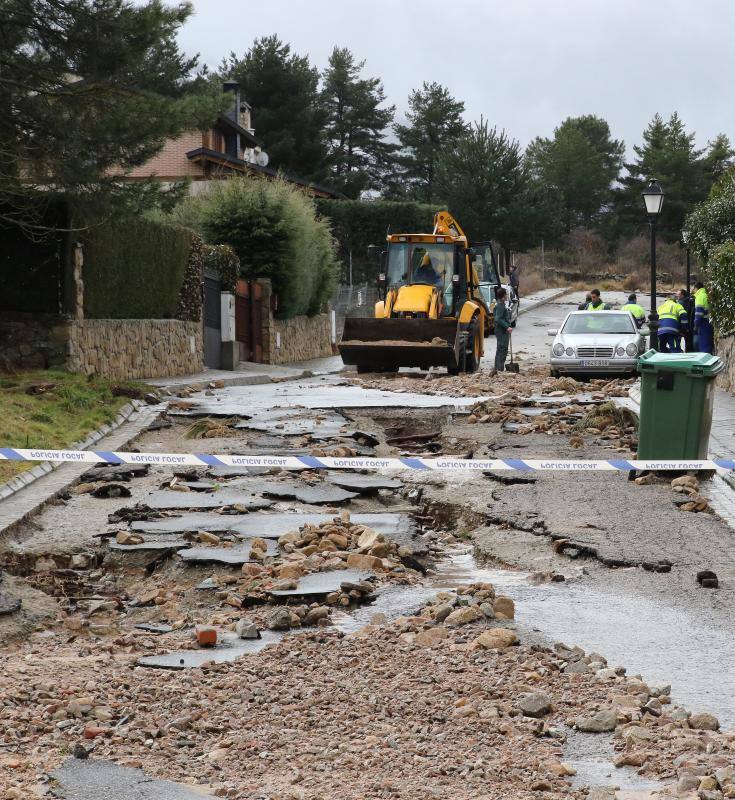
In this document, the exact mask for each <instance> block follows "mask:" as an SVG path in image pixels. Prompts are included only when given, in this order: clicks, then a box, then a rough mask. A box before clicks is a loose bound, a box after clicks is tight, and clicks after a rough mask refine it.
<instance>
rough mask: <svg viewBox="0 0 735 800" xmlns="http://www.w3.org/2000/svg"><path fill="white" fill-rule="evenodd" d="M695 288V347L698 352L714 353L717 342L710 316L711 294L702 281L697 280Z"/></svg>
mask: <svg viewBox="0 0 735 800" xmlns="http://www.w3.org/2000/svg"><path fill="white" fill-rule="evenodd" d="M694 288H695V290H696V291H695V292H694V349H695V351H697V352H698V353H713V352H714V349H715V342H714V335H713V333H714V332H713V329H712V322H711V321H710V318H709V296H708V295H707V290H706V289H705V288H704V284H703V283H702V281H697V282H696V283H695V284H694Z"/></svg>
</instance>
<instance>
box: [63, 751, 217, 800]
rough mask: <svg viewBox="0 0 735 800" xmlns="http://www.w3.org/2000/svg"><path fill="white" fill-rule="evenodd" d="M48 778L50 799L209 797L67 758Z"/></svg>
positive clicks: (178, 799) (127, 770) (184, 799)
mask: <svg viewBox="0 0 735 800" xmlns="http://www.w3.org/2000/svg"><path fill="white" fill-rule="evenodd" d="M51 778H52V781H53V784H52V788H51V795H52V796H53V797H58V798H60V800H100V798H105V797H107V798H110V800H202V798H203V797H208V796H210V795H208V794H205V793H203V792H199V791H196V790H194V789H193V788H192V787H190V786H182V785H181V784H177V783H171V782H170V781H159V780H156V779H155V778H152V777H151V776H150V775H146V773H144V772H143V771H142V770H139V769H130V768H128V767H121V766H119V765H118V764H113V763H112V762H111V761H91V760H88V759H83V760H82V759H78V758H70V759H69V760H68V761H66V762H64V764H63V765H62V766H61V767H59V769H57V770H56V771H55V772H53V773H52V774H51Z"/></svg>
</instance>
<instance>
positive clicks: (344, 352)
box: [339, 317, 461, 372]
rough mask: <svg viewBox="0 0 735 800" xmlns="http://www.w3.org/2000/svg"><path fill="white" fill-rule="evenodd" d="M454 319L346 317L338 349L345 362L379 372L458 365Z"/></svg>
mask: <svg viewBox="0 0 735 800" xmlns="http://www.w3.org/2000/svg"><path fill="white" fill-rule="evenodd" d="M460 344H461V343H460V335H459V324H458V322H457V320H456V319H426V318H419V319H375V318H373V319H368V318H359V317H353V318H349V317H348V318H347V319H346V320H345V329H344V333H343V334H342V341H340V343H339V352H340V355H341V356H342V361H344V363H345V364H351V365H354V366H357V367H358V368H361V369H362V370H366V371H367V370H370V371H374V372H380V371H382V370H393V369H397V368H398V367H421V368H422V369H428V368H429V367H448V368H456V367H458V366H459V359H460V353H461V346H460Z"/></svg>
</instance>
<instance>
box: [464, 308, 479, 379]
mask: <svg viewBox="0 0 735 800" xmlns="http://www.w3.org/2000/svg"><path fill="white" fill-rule="evenodd" d="M465 346H466V347H467V352H466V354H465V359H464V370H465V372H477V369H478V367H479V366H480V351H481V350H482V343H481V341H480V329H479V327H478V324H477V318H475V319H473V320H472V322H471V323H470V327H469V328H468V329H467V344H466V345H465Z"/></svg>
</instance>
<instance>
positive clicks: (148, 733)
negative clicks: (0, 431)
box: [0, 305, 735, 800]
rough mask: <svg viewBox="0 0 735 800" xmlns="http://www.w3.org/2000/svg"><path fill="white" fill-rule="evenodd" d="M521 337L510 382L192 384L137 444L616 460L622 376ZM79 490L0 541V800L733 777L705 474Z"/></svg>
mask: <svg viewBox="0 0 735 800" xmlns="http://www.w3.org/2000/svg"><path fill="white" fill-rule="evenodd" d="M563 308H564V307H563V305H554V306H552V307H551V308H547V309H545V310H541V313H539V320H538V321H541V320H542V319H543V318H544V315H545V314H551V313H552V312H553V313H555V314H558V315H561V314H563ZM524 331H525V332H524ZM539 331H540V333H541V334H542V333H543V331H541V328H540V326H539V329H538V331H537V330H536V326H535V324H534V315H533V314H532V313H529V314H528V315H525V316H524V317H523V318H522V320H521V323H519V327H518V329H517V332H516V333H515V334H514V336H515V337H518V338H517V341H518V345H515V342H514V346H516V348H517V350H518V351H520V356H521V364H522V369H521V373H520V375H510V374H505V375H500V376H497V377H496V378H492V377H491V376H490V374H489V373H488V372H486V371H480V372H478V373H475V374H474V375H466V376H460V377H458V378H449V377H446V376H442V375H437V376H434V375H431V376H430V377H428V378H427V377H426V375H425V374H421V373H415V374H412V373H399V374H398V375H397V376H386V375H382V374H381V375H360V376H356V375H353V376H348V377H347V378H344V377H340V378H334V377H330V378H325V379H317V380H309V381H294V382H292V383H288V384H276V385H272V386H256V387H242V388H235V389H231V390H222V391H220V392H215V393H213V394H212V393H209V394H206V395H205V394H199V395H192V396H191V397H185V398H181V399H178V400H176V401H173V402H172V403H171V404H170V407H169V410H168V424H166V425H155V426H153V427H152V429H151V430H149V431H148V432H147V433H145V434H143V435H142V436H141V437H140V438H139V440H138V441H137V442H136V446H137V447H138V448H139V449H141V450H145V451H152V452H157V451H158V452H177V451H179V452H188V451H190V450H191V449H192V448H193V447H197V446H198V444H197V442H196V441H195V439H198V438H206V439H207V450H210V451H212V452H231V453H244V452H259V451H260V448H263V447H265V448H267V449H269V450H271V451H274V452H279V453H284V452H297V453H310V454H313V455H315V454H319V453H322V454H323V453H327V452H336V453H342V454H344V455H350V454H356V453H358V452H360V453H369V454H371V455H372V454H374V455H378V456H383V455H385V456H388V455H390V456H396V455H402V454H411V455H421V454H426V455H429V454H431V455H436V454H437V453H441V454H445V455H474V456H476V457H484V456H493V457H496V456H501V457H504V458H524V457H528V458H530V457H538V458H548V459H559V458H610V457H615V456H613V455H612V454H613V453H619V454H621V456H620V457H623V458H625V457H627V456H629V455H630V454H631V453H632V452H633V449H634V448H635V446H636V438H637V431H636V422H635V420H634V419H632V418H631V416H630V415H629V414H628V413H625V412H621V411H620V410H619V407H618V405H617V402H618V401H619V400H620V399H621V398H624V396H625V393H626V391H627V384H626V383H625V382H624V381H604V380H600V381H596V382H592V383H587V384H577V383H576V382H574V381H571V382H570V381H569V380H568V379H564V380H561V381H558V380H557V381H554V380H552V379H551V378H550V377H549V376H548V370H545V369H544V368H543V367H542V366H541V365H539V364H533V363H531V362H530V360H528V359H526V358H524V349H527V350H529V351H533V349H534V347H535V346H536V344H535V342H536V339H535V338H534V337H537V336H538V335H540V334H539ZM524 336H525V337H527V340H528V342H527V343H524V342H525V340H524V338H523V337H524ZM199 444H201V443H199ZM84 483H86V484H88V485H89V486H93V487H95V489H89V488H85V490H84V491H81V490H80V488H79V487H77V488H76V489H75V488H74V487H71V489H70V491H69V492H68V494H67V495H66V496H65V497H64V498H63V499H61V500H59V501H58V502H57V503H56V504H55V505H51V506H49V507H47V508H46V509H45V510H44V512H43V513H42V514H41V515H40V516H39V517H37V518H35V519H33V520H31V521H30V522H29V523H28V524H27V525H26V526H25V528H23V529H22V530H20V531H19V532H18V535H17V536H16V537H15V538H14V539H12V540H6V541H3V542H2V543H1V544H0V566H1V567H2V568H3V569H4V570H5V574H4V575H3V582H2V583H1V584H0V592H5V591H8V593H9V595H10V596H13V594H14V593H18V592H20V589H21V588H22V590H23V592H24V595H23V603H22V607H21V609H20V610H19V611H15V612H11V613H9V614H7V615H4V616H0V637H2V639H3V647H4V655H5V663H4V670H3V672H2V673H0V714H2V718H3V723H4V729H3V731H2V733H0V746H1V747H0V786H2V787H3V789H4V790H5V793H6V794H5V797H6V798H8V800H19V799H20V798H23V800H25V798H26V797H34V796H49V794H50V796H57V797H61V798H66V799H67V800H86V797H87V796H88V795H85V794H84V792H85V791H87V790H88V789H90V787H94V789H95V790H96V791H98V793H99V791H100V790H99V787H100V786H104V787H105V791H104V793H106V794H109V795H110V796H115V797H118V796H119V797H121V798H125V800H127V797H128V795H129V796H130V797H131V798H135V800H139V798H140V800H143V798H146V800H147V797H148V795H147V794H145V792H148V791H149V789H152V788H153V787H155V788H156V790H158V791H160V795H159V794H157V795H155V796H156V797H158V796H161V797H167V796H171V797H172V799H173V798H175V799H176V800H178V798H179V797H180V798H181V799H182V800H189V798H190V796H192V797H193V796H201V794H200V793H204V794H205V795H206V794H209V796H212V795H214V796H220V797H229V798H233V800H243V799H245V798H248V799H249V800H263V798H274V800H275V798H278V800H282V798H292V799H293V800H296V798H298V800H312V799H313V800H317V798H329V799H330V800H331V798H335V799H336V798H340V799H341V798H355V800H357V798H392V797H401V798H407V799H408V800H424V798H426V797H430V798H440V799H442V798H445V797H454V798H457V800H470V799H472V800H476V799H477V798H483V800H489V798H507V797H511V796H512V797H517V798H521V800H530V799H531V798H534V800H539V799H540V798H543V800H552V799H553V798H562V797H564V798H567V797H573V798H582V797H586V796H587V790H588V788H589V787H590V786H592V787H594V786H596V785H597V784H599V782H600V779H601V778H600V776H604V775H606V774H608V773H610V774H612V776H613V777H612V779H611V780H612V782H614V783H615V784H617V785H620V786H623V787H625V788H628V789H631V790H638V791H641V792H644V793H645V792H650V791H652V790H654V789H655V790H657V791H659V790H660V791H661V792H663V794H661V795H659V796H661V797H666V796H673V795H674V793H675V792H676V791H679V795H678V796H682V797H687V796H690V797H696V796H697V792H698V791H699V790H700V787H701V791H707V792H713V793H716V794H714V795H713V797H732V796H735V783H734V782H733V769H734V768H735V733H733V732H732V731H731V730H730V727H731V726H732V725H733V724H735V707H734V706H733V703H734V701H733V700H732V698H733V697H735V685H731V683H732V681H731V679H730V677H729V676H730V675H735V669H732V668H731V667H732V666H735V664H731V661H732V660H733V656H732V655H731V651H732V648H731V645H730V642H731V641H732V635H733V633H735V631H733V630H732V627H733V622H732V619H733V615H732V613H731V611H732V594H731V592H732V586H733V585H735V581H734V580H733V577H735V576H733V575H732V567H733V559H732V558H731V554H730V549H729V542H730V541H731V540H732V533H731V529H730V528H729V527H728V524H727V522H726V521H725V520H723V519H720V518H718V517H717V515H716V514H714V513H712V510H711V509H710V508H709V507H708V508H707V509H706V510H704V511H702V512H700V513H697V512H696V507H698V506H699V505H700V502H699V501H698V500H697V499H696V498H697V497H698V496H699V495H700V494H701V495H706V492H707V486H706V483H703V484H702V485H701V486H697V487H694V486H693V485H691V486H684V485H679V486H678V487H676V486H672V485H671V482H670V481H665V482H664V481H651V482H643V483H633V482H629V481H628V480H627V479H626V476H625V475H613V476H610V475H605V476H599V475H592V474H572V475H570V474H561V473H560V474H558V475H557V474H554V473H540V474H538V475H527V474H521V473H510V474H508V473H493V474H487V475H472V474H469V475H468V474H464V473H451V472H448V473H430V474H428V473H422V472H408V471H402V472H396V473H392V474H385V475H382V474H375V473H361V472H344V473H341V472H340V473H339V474H336V473H328V472H323V471H317V470H310V469H307V468H303V469H300V470H293V471H279V470H265V469H261V470H247V469H242V468H240V469H227V468H217V467H213V468H201V469H196V470H187V471H183V472H178V473H176V472H173V471H171V470H170V469H166V468H164V467H151V468H150V469H148V468H146V469H144V470H143V469H141V470H137V469H136V470H134V471H131V472H130V473H126V472H124V471H123V470H121V469H118V468H113V467H101V468H96V469H95V470H91V471H90V472H89V473H87V475H85V477H84ZM105 483H106V484H119V485H120V486H123V487H124V488H125V489H126V491H127V492H129V495H130V496H129V497H127V496H126V497H124V498H123V497H122V495H119V496H109V494H107V493H105V492H98V493H95V491H96V487H98V486H101V485H102V484H105ZM675 490H676V491H675ZM688 504H691V505H692V506H693V507H694V510H692V511H687V510H683V509H685V507H686V506H687V505H688ZM705 569H711V570H713V571H714V572H716V574H717V576H718V578H719V586H720V588H719V589H706V588H703V586H701V585H700V584H698V583H697V580H696V576H697V573H698V572H702V571H703V570H705ZM6 585H7V587H8V588H7V589H6ZM39 600H42V601H43V602H42V603H41V602H39ZM23 615H24V616H23ZM22 616H23V618H24V619H25V620H26V622H25V624H24V625H20V624H19V621H20V619H21V617H22ZM562 642H563V644H562ZM638 673H641V674H638ZM580 737H581V738H582V739H583V740H584V741H585V742H589V743H590V744H588V745H584V746H580V744H579V741H580ZM69 753H73V754H75V756H76V758H74V759H71V760H69ZM579 753H584V758H581V757H580V756H579ZM104 781H107V783H104ZM161 781H166V782H168V783H167V784H160V785H159V783H158V782H161ZM143 787H145V788H143ZM598 788H599V787H598ZM126 792H128V794H126ZM131 792H132V794H131ZM135 792H137V794H136V793H135ZM166 792H169V794H166ZM687 792H689V795H687ZM667 793H668V794H667ZM613 795H614V792H613V793H612V794H611V793H609V792H608V793H607V794H603V795H598V796H605V797H612V796H613ZM593 796H594V795H593ZM639 796H641V797H646V796H650V795H647V794H642V795H639Z"/></svg>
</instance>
